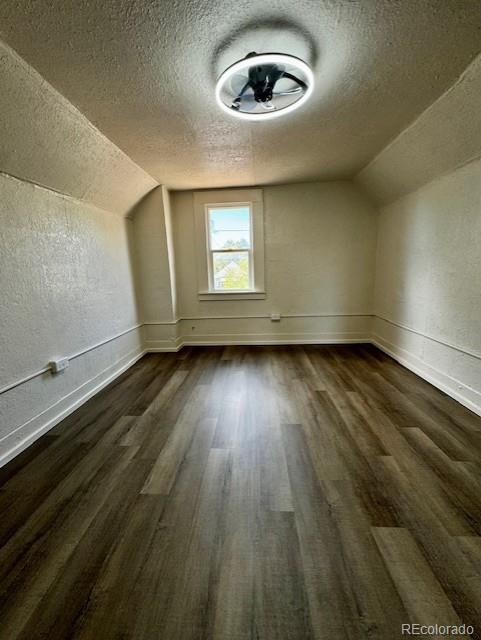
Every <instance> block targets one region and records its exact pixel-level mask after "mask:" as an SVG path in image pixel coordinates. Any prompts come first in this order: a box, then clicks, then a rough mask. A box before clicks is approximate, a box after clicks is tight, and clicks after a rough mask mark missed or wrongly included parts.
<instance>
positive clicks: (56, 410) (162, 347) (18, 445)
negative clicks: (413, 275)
mask: <svg viewBox="0 0 481 640" xmlns="http://www.w3.org/2000/svg"><path fill="white" fill-rule="evenodd" d="M359 343H372V344H373V345H375V346H376V347H378V348H379V349H381V350H382V351H384V352H385V353H387V354H388V355H389V356H391V357H392V358H394V360H396V361H397V362H399V363H400V364H402V365H403V366H405V367H406V368H407V369H409V370H411V371H413V372H414V373H415V374H417V375H419V376H420V377H421V378H423V379H424V380H426V381H427V382H429V383H430V384H432V385H434V386H435V387H437V388H438V389H440V390H441V391H443V392H445V393H447V394H448V395H449V396H451V397H452V398H454V399H455V400H457V401H458V402H460V403H461V404H462V405H464V406H465V407H467V408H468V409H470V410H471V411H473V412H474V413H476V414H477V415H479V416H481V394H480V393H479V392H478V391H476V390H475V389H472V388H471V387H468V386H467V385H465V384H463V383H462V382H460V381H459V380H457V379H455V378H453V377H451V376H448V375H446V374H444V373H442V372H441V371H438V370H437V369H435V368H434V367H432V366H430V365H428V364H427V363H426V362H424V361H422V360H420V359H419V358H418V357H416V356H415V355H413V354H411V353H409V352H408V351H406V350H404V349H402V348H400V347H397V346H396V345H394V344H391V343H390V342H388V341H387V340H385V339H384V338H381V337H380V336H378V335H375V336H372V337H370V336H368V335H366V334H363V333H356V332H346V333H320V334H315V335H314V334H304V335H302V334H289V335H286V334H277V335H276V334H247V335H241V334H239V335H219V334H217V335H216V334H213V335H202V336H195V338H194V337H192V336H181V337H179V338H177V339H168V340H157V341H156V340H148V341H146V342H145V345H144V347H145V348H144V349H143V350H142V349H141V350H139V351H138V352H137V353H136V354H135V355H134V356H133V357H130V355H131V354H127V355H126V356H124V358H122V359H121V360H120V361H119V362H118V363H115V365H112V366H111V367H108V368H107V369H105V370H104V371H102V372H100V373H99V374H97V375H96V376H94V378H92V379H90V380H88V381H87V382H85V383H84V384H82V385H81V386H80V387H78V388H76V389H74V391H72V392H70V393H69V394H68V395H67V396H65V397H64V398H61V400H59V401H58V402H56V403H55V404H54V405H52V406H51V407H49V408H48V409H46V410H45V411H43V412H42V413H41V414H39V415H37V416H35V417H34V418H32V419H31V420H29V421H28V422H27V423H25V424H24V425H22V426H21V427H20V428H19V429H16V430H15V434H12V437H11V438H10V437H8V438H6V443H7V444H6V446H5V449H4V451H3V452H2V451H1V450H0V467H1V466H3V465H5V464H6V463H7V462H9V461H10V460H12V459H13V458H14V457H15V456H17V455H18V454H19V453H21V452H22V451H23V450H24V449H26V448H27V447H28V446H30V445H31V444H32V443H33V442H35V440H37V439H38V438H40V437H41V436H42V435H43V434H45V433H47V432H48V431H49V430H50V429H52V428H53V427H54V426H55V425H56V424H58V423H59V422H61V421H62V420H63V419H64V418H66V417H67V416H68V415H70V414H71V413H73V412H74V411H75V410H76V409H78V408H79V407H80V406H81V405H83V404H84V403H85V402H87V400H89V399H90V398H91V397H93V396H94V395H95V394H97V393H98V392H99V391H101V390H102V389H103V388H104V387H106V386H107V385H108V384H110V383H111V382H112V381H113V380H115V378H117V377H118V376H119V375H121V374H122V373H123V372H124V371H126V370H127V369H129V368H130V367H131V366H132V365H133V364H135V362H137V361H138V360H140V358H141V357H142V356H143V355H144V354H145V353H165V352H177V351H179V350H180V349H182V347H184V346H229V345H246V346H247V345H289V344H299V345H301V344H359ZM125 358H129V359H128V360H127V361H125ZM113 367H115V368H114V369H113V370H112V368H113ZM99 378H101V379H100V381H98V379H99ZM62 405H64V406H62ZM26 430H28V435H26V436H22V431H23V432H25V431H26ZM9 440H12V442H11V443H10V444H8V442H9ZM2 449H3V447H2Z"/></svg>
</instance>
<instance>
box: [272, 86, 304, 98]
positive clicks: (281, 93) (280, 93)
mask: <svg viewBox="0 0 481 640" xmlns="http://www.w3.org/2000/svg"><path fill="white" fill-rule="evenodd" d="M303 91H304V89H303V88H302V87H296V88H295V89H289V90H288V91H274V93H273V95H274V96H290V95H291V94H293V93H302V92H303Z"/></svg>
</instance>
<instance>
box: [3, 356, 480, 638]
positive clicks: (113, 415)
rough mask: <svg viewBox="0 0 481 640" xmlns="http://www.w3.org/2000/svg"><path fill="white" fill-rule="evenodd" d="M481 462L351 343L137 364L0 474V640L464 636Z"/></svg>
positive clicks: (476, 562)
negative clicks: (428, 630) (420, 629)
mask: <svg viewBox="0 0 481 640" xmlns="http://www.w3.org/2000/svg"><path fill="white" fill-rule="evenodd" d="M480 450H481V419H480V418H478V417H476V416H475V415H474V414H472V413H470V412H469V411H468V410H466V409H464V408H463V407H462V406H461V405H459V404H457V403H456V402H455V401H454V400H452V399H450V398H449V397H447V396H445V395H443V394H442V393H441V392H439V391H438V390H436V389H435V388H433V387H432V386H430V385H429V384H427V383H426V382H424V381H423V380H421V379H420V378H418V377H417V376H415V375H414V374H412V373H410V372H409V371H407V370H406V369H404V368H402V367H401V366H399V365H398V364H396V363H395V362H394V361H393V360H391V359H390V358H388V357H387V356H385V355H384V354H382V353H381V352H379V351H378V350H376V349H375V348H374V347H371V346H368V345H355V346H354V345H353V346H304V347H301V346H295V347H226V348H222V347H212V348H210V347H209V348H186V349H184V350H182V351H181V352H180V353H178V354H155V355H154V354H152V355H148V356H146V357H144V358H143V359H142V360H140V361H139V362H138V363H137V364H136V365H135V366H134V367H132V368H131V369H130V370H129V371H128V372H126V373H125V374H124V375H123V376H121V377H120V378H118V379H117V380H116V381H115V382H114V383H113V384H111V385H110V386H109V387H108V388H107V389H105V390H104V391H102V392H101V393H100V394H98V395H97V396H96V397H95V398H93V399H92V400H90V401H89V402H88V403H87V404H85V405H84V406H83V407H81V409H79V410H78V411H76V412H75V413H74V414H72V415H71V416H70V417H68V418H67V419H66V420H64V421H63V422H62V423H61V424H59V425H58V426H57V427H55V428H54V429H53V430H52V431H50V432H49V433H48V434H47V435H45V436H44V437H43V438H41V439H40V440H39V441H37V442H36V443H35V444H34V445H33V446H32V447H31V448H30V449H29V450H27V451H26V452H24V453H23V454H22V455H21V456H19V457H18V458H16V459H15V460H13V461H12V462H11V463H10V464H9V465H8V466H6V467H4V468H3V469H1V470H0V480H1V486H2V488H1V490H0V514H1V521H0V545H1V549H0V637H1V638H2V640H4V639H5V640H16V639H17V638H18V639H21V640H40V639H45V640H46V639H47V638H48V639H49V640H86V639H89V640H90V639H92V640H93V639H95V640H110V639H112V640H113V639H117V640H120V639H122V640H126V639H130V638H135V639H142V640H157V639H162V640H164V639H165V640H200V639H205V640H207V639H211V638H215V639H216V640H231V639H232V640H245V639H262V640H264V639H266V640H291V639H296V640H297V639H299V640H301V639H302V640H308V639H309V638H312V639H316V640H317V639H319V640H338V639H344V638H349V639H353V640H362V639H363V638H369V639H371V640H372V639H382V640H391V639H396V638H401V637H406V636H402V633H401V631H402V625H403V624H407V623H420V624H435V623H437V624H439V625H459V624H461V623H462V622H463V623H465V624H469V625H473V626H474V628H475V631H474V633H473V635H472V636H466V635H457V636H454V635H447V636H444V637H448V638H451V637H453V638H454V637H456V638H466V637H473V638H481V537H480V534H481V465H480V460H481V456H480ZM423 637H441V636H429V635H428V636H423Z"/></svg>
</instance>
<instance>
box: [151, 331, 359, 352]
mask: <svg viewBox="0 0 481 640" xmlns="http://www.w3.org/2000/svg"><path fill="white" fill-rule="evenodd" d="M369 342H371V339H370V337H369V336H367V335H366V334H363V333H354V332H353V333H324V334H238V335H236V334H210V335H209V334H206V335H200V336H195V337H194V336H180V337H179V338H177V340H172V341H167V340H158V341H156V340H149V341H147V342H146V343H145V350H146V351H147V352H148V353H158V352H175V351H179V349H182V347H193V346H197V347H215V346H223V347H227V346H235V345H237V346H242V345H244V346H256V345H258V346H261V345H289V344H359V343H369Z"/></svg>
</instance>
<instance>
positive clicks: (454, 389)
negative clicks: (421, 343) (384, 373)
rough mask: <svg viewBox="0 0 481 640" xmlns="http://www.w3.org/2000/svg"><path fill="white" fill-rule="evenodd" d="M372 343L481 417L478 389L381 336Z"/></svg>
mask: <svg viewBox="0 0 481 640" xmlns="http://www.w3.org/2000/svg"><path fill="white" fill-rule="evenodd" d="M371 343H372V344H373V345H374V346H375V347H377V348H378V349H380V350H381V351H384V353H387V355H388V356H390V357H391V358H393V359H394V360H396V362H399V364H401V365H403V367H406V369H409V370H410V371H412V372H413V373H415V374H416V375H418V376H419V377H420V378H423V379H424V380H426V382H429V384H432V385H433V386H434V387H437V388H438V389H440V390H441V391H443V392H444V393H446V394H447V395H448V396H450V397H451V398H453V399H454V400H456V401H457V402H459V403H460V404H462V405H463V406H465V407H466V408H468V409H469V410H470V411H472V412H473V413H476V414H477V415H478V416H481V394H480V393H479V392H478V391H476V389H473V388H472V387H469V386H468V385H466V384H464V383H463V382H461V381H460V380H458V379H457V378H453V377H452V376H449V375H448V374H446V373H443V372H442V371H439V369H435V368H434V367H433V366H431V365H430V364H428V363H427V362H424V361H423V360H420V359H419V358H418V357H417V356H415V355H414V354H412V353H410V352H409V351H406V349H403V348H402V347H398V346H396V345H394V344H392V343H391V342H389V341H388V340H385V339H384V338H381V336H378V335H374V336H373V337H372V339H371ZM400 352H401V353H400ZM460 391H462V392H460ZM467 394H470V395H472V396H474V397H475V398H476V401H473V400H471V399H470V398H468V397H467Z"/></svg>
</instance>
